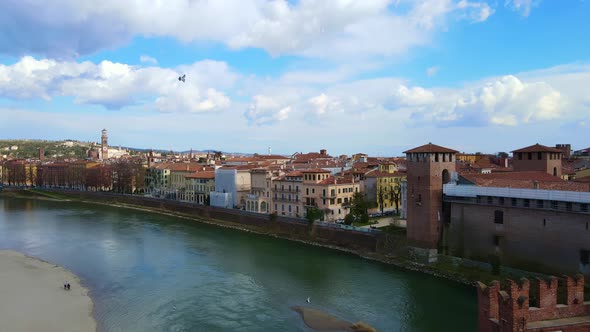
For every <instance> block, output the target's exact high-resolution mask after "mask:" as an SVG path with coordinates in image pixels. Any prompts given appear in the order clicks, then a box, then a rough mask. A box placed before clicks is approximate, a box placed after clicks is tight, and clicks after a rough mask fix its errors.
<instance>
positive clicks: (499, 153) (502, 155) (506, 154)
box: [498, 152, 508, 158]
mask: <svg viewBox="0 0 590 332" xmlns="http://www.w3.org/2000/svg"><path fill="white" fill-rule="evenodd" d="M498 158H508V153H506V152H498Z"/></svg>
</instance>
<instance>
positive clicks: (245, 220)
mask: <svg viewBox="0 0 590 332" xmlns="http://www.w3.org/2000/svg"><path fill="white" fill-rule="evenodd" d="M48 191H55V192H58V193H60V194H66V195H72V196H74V197H76V198H80V199H82V200H85V201H92V202H98V203H106V204H113V205H117V204H119V205H120V204H125V205H132V206H135V207H143V208H147V209H155V210H158V211H164V212H166V211H168V212H171V213H180V214H182V215H185V216H189V217H193V218H198V219H202V221H204V222H208V223H214V224H217V225H220V226H225V227H233V228H239V229H243V230H249V231H253V232H256V233H263V234H267V235H272V236H277V237H282V238H288V239H293V240H299V241H304V242H313V243H316V244H321V245H327V246H337V247H339V248H340V249H346V250H350V251H355V252H376V251H378V250H379V251H383V250H386V249H388V248H391V247H392V245H391V243H390V242H391V239H389V240H388V239H386V238H387V236H386V234H381V233H377V232H373V233H367V232H358V231H353V230H343V229H338V228H331V227H321V226H317V225H314V226H310V225H309V223H308V222H307V221H306V220H303V219H295V218H287V217H281V216H277V217H276V219H275V220H272V219H271V218H270V216H269V215H267V214H259V213H252V212H247V211H242V210H236V209H224V208H217V207H212V206H203V205H195V204H191V203H185V202H178V201H173V200H164V199H158V198H150V197H144V196H136V195H122V194H113V193H101V192H85V191H69V190H48Z"/></svg>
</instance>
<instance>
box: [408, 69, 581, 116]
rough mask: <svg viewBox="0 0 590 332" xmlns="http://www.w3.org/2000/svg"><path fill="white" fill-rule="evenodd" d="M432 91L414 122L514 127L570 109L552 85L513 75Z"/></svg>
mask: <svg viewBox="0 0 590 332" xmlns="http://www.w3.org/2000/svg"><path fill="white" fill-rule="evenodd" d="M431 93H432V94H433V96H432V98H431V102H430V104H428V105H426V107H423V108H421V109H416V111H415V112H414V113H413V120H414V121H415V122H416V124H424V123H425V122H428V123H431V124H433V125H435V126H487V125H490V124H493V125H506V126H515V125H519V124H525V123H533V122H539V121H546V120H554V119H558V118H560V117H562V116H563V115H565V114H566V113H568V112H570V111H571V110H570V109H567V108H566V106H567V103H566V100H565V98H564V97H563V96H562V94H561V93H560V92H559V91H558V90H556V89H555V88H554V87H552V86H551V85H549V84H547V83H546V82H541V81H536V82H535V81H533V82H525V81H522V80H521V79H519V78H518V77H515V76H512V75H508V76H504V77H501V78H497V79H493V80H490V81H487V82H485V83H483V84H482V83H477V84H472V85H470V86H466V87H464V88H462V89H433V90H432V91H431ZM423 105H424V104H423Z"/></svg>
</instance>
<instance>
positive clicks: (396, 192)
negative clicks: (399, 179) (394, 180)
mask: <svg viewBox="0 0 590 332" xmlns="http://www.w3.org/2000/svg"><path fill="white" fill-rule="evenodd" d="M401 193H402V188H401V187H400V186H399V184H396V185H395V186H391V189H390V192H389V200H390V201H391V204H395V213H399V201H400V199H401Z"/></svg>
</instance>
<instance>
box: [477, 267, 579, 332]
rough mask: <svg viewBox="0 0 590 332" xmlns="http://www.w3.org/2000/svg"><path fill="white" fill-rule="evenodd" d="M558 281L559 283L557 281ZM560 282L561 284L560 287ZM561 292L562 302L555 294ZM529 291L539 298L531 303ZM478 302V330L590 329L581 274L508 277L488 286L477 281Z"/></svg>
mask: <svg viewBox="0 0 590 332" xmlns="http://www.w3.org/2000/svg"><path fill="white" fill-rule="evenodd" d="M560 281H561V283H560ZM560 285H561V286H560ZM560 290H563V291H564V295H565V296H564V301H565V303H559V301H558V296H559V295H558V294H560ZM532 294H535V296H537V297H538V299H536V300H537V301H535V303H534V305H538V307H537V306H533V305H532V304H531V301H530V298H531V296H532ZM477 295H478V304H479V318H478V331H481V332H508V331H510V332H517V331H536V332H541V331H544V332H549V331H562V332H574V331H590V302H584V276H583V275H581V274H578V275H576V276H574V277H571V276H563V278H561V279H558V278H556V277H550V278H548V279H536V280H534V282H532V283H531V281H530V280H528V279H525V278H523V279H521V280H520V281H519V282H516V281H513V280H507V287H505V289H501V286H500V283H499V282H497V281H494V282H492V283H491V284H490V285H489V286H486V285H484V284H482V283H477Z"/></svg>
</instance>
